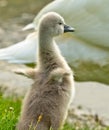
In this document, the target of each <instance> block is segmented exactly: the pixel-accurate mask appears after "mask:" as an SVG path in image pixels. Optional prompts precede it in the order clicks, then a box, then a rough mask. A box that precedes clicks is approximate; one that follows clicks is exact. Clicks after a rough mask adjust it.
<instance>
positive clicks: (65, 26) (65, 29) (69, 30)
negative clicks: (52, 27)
mask: <svg viewBox="0 0 109 130" xmlns="http://www.w3.org/2000/svg"><path fill="white" fill-rule="evenodd" d="M74 31H75V29H74V28H72V27H70V26H68V25H64V33H66V32H74Z"/></svg>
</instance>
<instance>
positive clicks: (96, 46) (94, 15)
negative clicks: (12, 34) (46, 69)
mask: <svg viewBox="0 0 109 130" xmlns="http://www.w3.org/2000/svg"><path fill="white" fill-rule="evenodd" d="M66 5H67V6H66ZM108 5H109V1H108V0H94V1H92V0H69V1H67V0H55V1H53V2H51V3H50V4H48V5H47V6H45V7H44V8H43V9H42V10H41V11H40V12H39V14H38V15H37V16H36V18H35V20H34V22H33V23H32V24H30V25H29V27H31V25H32V27H35V28H36V30H37V25H38V20H39V18H40V17H41V16H42V14H44V13H46V12H49V11H55V12H58V13H59V14H61V15H62V16H63V17H64V18H65V19H66V22H67V23H68V24H70V25H73V26H74V27H75V28H76V31H75V34H72V35H71V34H65V35H63V36H61V37H60V38H58V40H57V42H59V43H63V44H60V45H59V47H60V49H61V50H62V53H63V55H64V56H65V57H66V59H67V61H68V62H69V64H70V65H71V66H72V67H73V68H76V71H78V72H77V73H78V76H79V77H78V79H80V80H95V81H100V82H105V83H109V81H108V79H107V77H108V76H109V75H108V68H109V65H108V64H109V34H108V33H109V15H108V12H109V8H108ZM26 28H28V27H26ZM36 42H37V38H35V37H34V36H32V37H30V38H27V39H26V40H25V41H23V42H21V43H20V44H19V43H18V44H19V46H20V48H22V49H20V50H21V51H22V52H23V53H19V52H20V51H17V50H18V48H17V45H18V44H16V45H14V47H13V46H11V47H10V48H8V49H9V50H8V49H3V51H2V50H0V59H2V60H3V59H6V60H7V61H9V62H14V63H15V62H16V61H17V62H16V63H30V62H35V59H36V56H35V51H36V50H35V49H36V48H35V47H32V46H36ZM26 43H27V44H26ZM66 43H70V44H69V46H68V44H66ZM25 44H26V46H25ZM30 47H32V48H31V49H30ZM10 50H11V53H10ZM14 51H15V52H16V53H15V54H14V55H13V52H14ZM24 52H25V53H26V54H27V55H25V54H24ZM3 53H4V54H3ZM2 54H3V55H2ZM7 55H8V56H7ZM22 59H23V60H22ZM91 66H93V68H91V72H90V68H89V67H91ZM105 67H106V68H105ZM96 68H97V70H96V71H95V69H96ZM83 71H84V72H83ZM83 73H84V76H83ZM95 73H96V74H95ZM99 73H102V75H100V74H99ZM96 75H98V76H96ZM83 77H84V78H83Z"/></svg>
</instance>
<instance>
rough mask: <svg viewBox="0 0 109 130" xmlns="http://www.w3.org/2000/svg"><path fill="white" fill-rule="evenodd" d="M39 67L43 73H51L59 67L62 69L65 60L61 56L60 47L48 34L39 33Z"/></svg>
mask: <svg viewBox="0 0 109 130" xmlns="http://www.w3.org/2000/svg"><path fill="white" fill-rule="evenodd" d="M38 35H39V36H38V38H39V39H38V62H37V63H38V67H39V69H41V70H42V71H43V70H44V71H47V72H48V71H51V70H53V69H55V68H57V67H62V66H63V62H64V58H63V57H62V56H61V54H60V51H59V49H58V46H57V45H56V44H55V41H54V40H53V37H52V36H51V35H48V34H47V33H46V32H41V30H39V33H38Z"/></svg>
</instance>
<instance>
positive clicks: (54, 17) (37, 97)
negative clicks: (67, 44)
mask: <svg viewBox="0 0 109 130" xmlns="http://www.w3.org/2000/svg"><path fill="white" fill-rule="evenodd" d="M73 31H74V29H73V28H72V27H70V26H67V25H66V24H65V22H64V19H63V18H62V17H61V16H60V15H59V14H57V13H55V12H49V13H47V14H45V15H43V16H42V18H41V19H40V21H39V27H38V42H39V43H38V54H37V58H38V62H37V67H36V68H35V69H34V71H31V72H32V73H33V74H32V76H33V75H34V84H33V85H32V87H31V88H30V90H29V91H28V93H27V95H26V97H25V99H24V102H23V107H22V111H21V117H20V120H19V122H18V124H17V129H18V130H50V128H52V129H53V130H59V129H60V128H61V126H63V124H64V121H65V119H66V116H67V112H68V108H69V105H70V103H71V101H72V100H73V99H72V98H73V97H74V91H75V89H74V80H73V74H72V71H71V69H70V67H69V66H68V64H67V62H66V61H65V59H64V57H63V56H62V55H61V53H60V50H59V48H58V46H57V45H56V43H55V41H54V37H56V36H58V35H60V34H63V33H64V32H73Z"/></svg>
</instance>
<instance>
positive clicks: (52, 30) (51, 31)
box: [39, 12, 74, 37]
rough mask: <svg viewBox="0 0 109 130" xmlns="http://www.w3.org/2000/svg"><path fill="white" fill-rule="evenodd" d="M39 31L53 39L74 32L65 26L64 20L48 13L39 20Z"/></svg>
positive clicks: (53, 13)
mask: <svg viewBox="0 0 109 130" xmlns="http://www.w3.org/2000/svg"><path fill="white" fill-rule="evenodd" d="M39 31H41V32H44V33H46V34H48V35H50V36H52V37H54V36H57V35H60V34H63V33H65V32H74V28H72V27H70V26H68V25H66V24H65V22H64V19H63V18H62V17H61V16H60V15H59V14H57V13H55V12H49V13H46V14H45V15H43V16H42V18H41V19H40V22H39Z"/></svg>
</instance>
